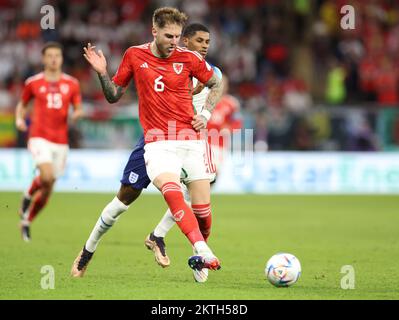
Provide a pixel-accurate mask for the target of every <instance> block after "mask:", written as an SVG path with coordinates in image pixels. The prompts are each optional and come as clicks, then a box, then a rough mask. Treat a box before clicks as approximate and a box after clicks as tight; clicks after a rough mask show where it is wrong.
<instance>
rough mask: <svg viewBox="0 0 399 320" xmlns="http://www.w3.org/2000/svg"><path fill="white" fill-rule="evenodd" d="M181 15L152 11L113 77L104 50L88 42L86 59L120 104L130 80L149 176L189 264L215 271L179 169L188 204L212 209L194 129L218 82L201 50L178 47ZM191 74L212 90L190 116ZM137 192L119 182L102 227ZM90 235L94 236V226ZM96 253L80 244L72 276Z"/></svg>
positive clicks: (200, 125) (204, 117) (201, 124)
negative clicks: (147, 30) (185, 244)
mask: <svg viewBox="0 0 399 320" xmlns="http://www.w3.org/2000/svg"><path fill="white" fill-rule="evenodd" d="M186 20H187V16H186V15H185V14H184V13H181V12H180V11H178V10H177V9H174V8H167V7H166V8H160V9H157V10H155V12H154V15H153V27H152V34H153V36H154V40H153V41H152V42H151V43H147V44H143V45H141V46H135V47H130V48H129V49H127V50H126V52H125V54H124V56H123V59H122V62H121V64H120V66H119V68H118V71H117V73H116V75H115V76H114V77H113V78H112V80H111V78H110V77H109V75H108V73H107V69H106V66H107V63H106V59H105V57H104V55H103V53H102V52H101V51H98V52H95V51H94V47H92V46H91V44H88V46H87V48H84V51H85V55H84V56H85V58H86V60H87V61H88V62H89V63H90V64H91V66H92V67H93V69H94V70H95V71H96V72H97V73H98V75H99V78H100V81H101V84H102V87H103V91H104V95H105V97H106V99H107V100H108V101H109V102H110V103H113V102H116V101H118V100H119V98H120V97H121V96H122V94H123V92H124V91H125V90H126V87H127V85H128V84H129V82H130V80H131V79H134V81H135V85H136V88H137V93H138V97H139V118H140V123H141V125H142V127H143V129H144V138H145V146H144V150H145V153H144V158H145V162H146V163H145V165H146V170H147V173H148V176H149V178H150V179H151V182H152V183H153V184H154V185H155V186H156V187H157V188H158V189H159V190H160V191H161V193H162V195H163V197H164V199H165V201H166V203H167V205H168V207H169V208H170V211H171V212H172V214H173V216H174V218H175V221H176V223H177V225H178V226H179V228H180V229H181V230H182V232H183V233H184V234H185V235H186V237H187V238H188V240H189V241H190V243H191V244H192V245H193V246H194V247H195V248H196V251H197V252H198V253H199V256H198V257H197V258H195V259H190V261H189V265H190V267H191V268H193V269H194V268H199V269H201V268H204V267H206V268H209V269H213V270H216V269H219V268H220V262H219V260H218V259H217V258H216V256H215V255H214V254H213V253H212V251H211V249H210V248H209V247H208V245H207V244H206V242H205V241H204V237H203V236H202V234H201V232H200V230H199V226H198V222H197V219H196V218H195V216H194V214H193V212H192V210H191V208H190V207H189V206H188V205H187V204H186V203H185V201H184V198H183V193H182V191H181V187H180V173H181V170H182V169H184V170H185V171H186V172H187V173H188V176H189V177H190V179H191V181H188V188H189V191H190V195H191V200H192V204H193V205H206V206H209V207H210V185H209V177H208V174H207V172H206V163H205V159H204V151H205V147H204V141H203V140H201V139H200V135H199V131H200V130H201V129H204V128H206V122H207V121H208V120H209V118H210V116H211V112H212V110H213V109H214V107H215V105H216V103H217V102H218V100H219V99H220V97H221V94H222V90H223V86H222V83H221V80H220V79H219V78H218V77H217V76H216V75H215V74H214V72H213V69H212V68H211V66H210V65H209V64H207V63H206V61H205V60H204V59H203V58H202V56H201V55H200V54H198V53H196V52H193V51H189V50H186V49H183V48H180V47H178V46H177V44H178V42H179V40H180V36H181V32H182V28H183V26H184V24H185V21H186ZM191 77H196V78H197V79H198V80H199V81H200V82H202V83H204V84H205V85H206V86H207V87H209V88H210V92H209V94H208V97H207V100H206V104H205V107H204V109H203V111H202V112H201V114H195V113H194V108H193V106H192V84H191ZM193 129H194V130H193ZM138 195H139V194H137V193H135V192H133V190H132V188H131V187H130V186H128V185H124V184H122V185H121V187H120V189H119V192H118V194H117V196H116V197H115V198H114V199H113V200H112V201H111V202H110V203H109V204H108V205H107V206H106V208H104V211H103V214H104V217H105V218H106V220H107V221H103V220H104V219H103V214H102V216H101V220H102V221H101V223H102V224H103V225H99V227H101V226H102V227H105V228H107V227H108V228H109V227H110V226H111V225H112V224H113V223H114V222H115V221H116V220H117V218H118V216H119V215H120V214H121V213H122V212H124V211H126V210H127V209H128V206H129V205H130V204H131V203H132V202H133V201H134V199H135V198H136V197H137V196H138ZM93 232H94V234H93ZM93 232H92V235H93V236H95V234H96V230H93ZM89 240H90V239H89ZM88 242H90V241H88ZM86 244H87V243H86ZM93 249H94V248H93ZM93 249H92V250H93ZM93 252H94V251H90V248H86V245H85V247H84V248H83V250H82V251H81V252H80V253H79V255H78V257H77V258H76V259H75V262H74V264H73V267H72V275H73V276H75V277H80V276H83V273H84V272H85V270H86V268H87V264H88V262H89V261H90V259H91V256H92V254H93Z"/></svg>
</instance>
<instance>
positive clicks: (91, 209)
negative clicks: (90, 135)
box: [0, 192, 399, 300]
mask: <svg viewBox="0 0 399 320" xmlns="http://www.w3.org/2000/svg"><path fill="white" fill-rule="evenodd" d="M20 197H21V194H20V193H4V192H2V193H1V194H0V218H1V220H0V221H1V232H0V243H1V246H0V261H1V263H0V299H151V300H153V299H162V300H163V299H172V300H184V299H190V300H194V299H200V300H201V299H210V300H219V299H228V300H233V299H244V300H245V299H251V300H266V299H398V298H399V293H398V290H397V288H398V287H399V278H398V277H397V276H396V274H397V269H396V268H397V265H398V262H399V258H398V257H399V242H398V241H399V237H398V225H399V214H398V213H399V212H398V208H399V198H398V197H397V196H260V195H234V196H233V195H231V196H227V195H225V196H222V195H214V196H213V199H212V205H213V214H214V216H213V217H214V220H213V230H212V235H211V238H210V246H211V247H212V249H213V251H214V252H215V253H216V255H217V256H218V257H219V258H220V259H221V261H222V269H221V270H220V271H216V272H210V276H209V280H208V282H207V283H204V284H199V283H195V282H194V281H193V277H192V273H191V271H190V269H189V268H188V266H187V258H188V257H189V256H190V255H191V254H192V253H191V246H190V245H189V243H188V241H187V240H186V239H185V237H184V236H183V235H182V234H181V233H180V231H179V230H178V228H177V227H176V226H175V227H174V228H173V229H172V231H171V232H170V234H169V235H168V236H167V239H166V243H167V250H168V254H169V256H170V258H171V261H172V264H171V266H170V267H169V268H166V269H162V268H160V267H159V266H158V265H157V264H156V263H155V261H154V258H153V255H152V252H151V251H148V250H147V249H146V248H145V247H144V243H143V242H144V238H145V237H146V235H147V234H148V233H149V232H150V231H151V230H152V229H153V228H154V226H155V225H156V223H157V222H158V220H159V219H160V218H161V216H162V215H163V213H164V211H165V209H166V206H165V204H164V202H163V199H162V198H161V197H160V196H158V195H143V196H142V197H141V198H139V199H138V200H137V201H136V203H135V204H133V205H132V206H131V208H130V209H129V210H128V212H127V213H125V214H123V215H122V217H121V219H120V220H119V221H118V223H117V224H116V225H115V226H114V227H113V229H112V230H110V231H109V232H108V234H107V235H105V237H104V238H103V240H102V242H101V243H100V245H99V247H98V248H97V252H96V253H95V255H94V256H93V259H92V261H91V263H90V265H89V267H88V270H87V273H86V276H85V277H84V278H81V279H72V278H70V276H69V272H70V268H71V265H72V262H73V260H74V259H75V257H76V255H77V253H78V252H79V250H80V249H81V248H82V246H83V244H84V242H85V241H86V239H87V237H88V236H89V234H90V232H91V229H92V227H93V226H94V224H95V222H96V220H97V219H98V216H99V214H100V212H101V210H102V208H103V207H104V206H105V205H106V204H107V203H108V201H110V200H111V199H112V197H113V195H109V194H78V193H73V194H72V193H55V194H54V195H53V197H52V199H51V200H50V202H49V204H48V206H47V207H46V208H45V209H44V211H43V212H42V213H41V214H40V215H39V216H38V218H37V219H36V220H35V222H34V223H33V225H32V239H33V241H32V242H31V243H24V242H23V241H22V240H21V237H20V234H19V231H18V229H17V223H18V216H17V214H16V212H17V208H18V206H19V202H20ZM281 251H285V252H289V253H292V254H294V255H296V256H297V257H298V258H299V260H300V262H301V264H302V276H301V278H300V279H299V281H298V283H297V284H295V285H294V286H292V287H290V288H275V287H273V286H272V285H270V284H269V283H268V282H267V280H266V279H265V276H264V267H265V264H266V261H267V260H268V258H269V257H271V256H272V255H273V254H274V253H276V252H281ZM45 265H51V266H52V267H53V268H54V270H55V289H53V290H44V289H42V288H41V279H42V277H43V276H44V274H42V273H41V268H42V267H43V266H45ZM344 265H351V266H353V268H354V270H355V289H353V290H344V289H342V288H341V286H340V284H341V279H342V277H344V276H345V274H344V273H341V268H342V266H344Z"/></svg>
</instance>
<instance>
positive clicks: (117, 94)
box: [98, 72, 125, 103]
mask: <svg viewBox="0 0 399 320" xmlns="http://www.w3.org/2000/svg"><path fill="white" fill-rule="evenodd" d="M98 77H99V79H100V82H101V86H102V88H103V92H104V96H105V99H107V101H108V102H109V103H115V102H117V101H118V100H119V99H120V98H121V97H122V95H123V93H124V92H125V90H124V88H123V87H120V86H118V85H116V84H115V83H113V82H112V80H111V78H110V77H109V75H108V73H107V72H106V73H104V74H100V73H98Z"/></svg>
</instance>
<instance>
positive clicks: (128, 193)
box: [71, 139, 150, 277]
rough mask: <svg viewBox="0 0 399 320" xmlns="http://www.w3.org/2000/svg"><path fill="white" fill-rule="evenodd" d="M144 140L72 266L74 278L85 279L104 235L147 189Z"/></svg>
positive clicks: (137, 147)
mask: <svg viewBox="0 0 399 320" xmlns="http://www.w3.org/2000/svg"><path fill="white" fill-rule="evenodd" d="M143 146H144V140H143V139H142V140H140V141H139V142H138V144H137V146H136V147H135V149H134V150H133V151H132V153H131V155H130V157H129V160H128V161H127V164H126V166H125V169H124V171H123V176H122V179H121V181H120V182H121V186H120V189H119V191H118V193H117V195H116V196H115V197H114V199H112V201H111V202H110V203H108V204H107V205H106V206H105V208H104V209H103V211H102V212H101V214H100V217H99V218H98V220H97V222H96V224H95V226H94V228H93V230H92V232H91V233H90V236H89V238H88V239H87V241H86V243H85V245H84V246H83V249H82V251H81V252H80V253H79V255H78V256H77V258H76V259H75V262H74V264H73V266H72V271H71V274H72V276H74V277H83V275H84V273H85V271H86V269H87V265H88V263H89V262H90V259H91V258H92V256H93V254H94V252H95V250H96V249H97V246H98V243H99V241H100V240H101V238H102V237H103V236H104V234H105V233H106V232H107V231H108V230H109V229H110V228H111V227H112V226H113V225H114V224H115V222H116V221H117V220H118V219H119V217H120V215H121V214H122V213H123V212H125V211H126V210H127V209H128V208H129V206H130V205H131V204H132V203H133V202H134V201H135V200H136V199H137V198H138V197H139V196H140V194H141V191H142V189H144V188H147V186H148V185H149V184H150V180H149V178H148V176H147V172H146V171H145V163H144V157H143V154H144V149H143Z"/></svg>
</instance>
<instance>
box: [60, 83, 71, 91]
mask: <svg viewBox="0 0 399 320" xmlns="http://www.w3.org/2000/svg"><path fill="white" fill-rule="evenodd" d="M60 91H61V93H62V94H68V92H69V85H67V84H66V83H63V84H61V85H60Z"/></svg>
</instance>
